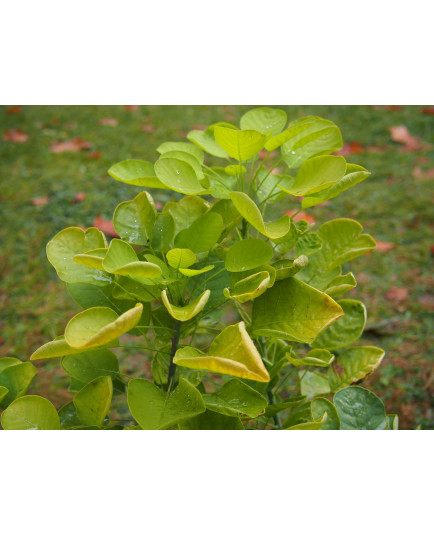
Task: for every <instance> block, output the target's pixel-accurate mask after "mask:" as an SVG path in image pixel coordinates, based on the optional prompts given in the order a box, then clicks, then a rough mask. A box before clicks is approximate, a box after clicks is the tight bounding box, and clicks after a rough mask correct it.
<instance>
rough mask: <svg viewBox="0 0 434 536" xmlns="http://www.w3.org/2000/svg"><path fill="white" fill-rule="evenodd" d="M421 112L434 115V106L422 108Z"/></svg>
mask: <svg viewBox="0 0 434 536" xmlns="http://www.w3.org/2000/svg"><path fill="white" fill-rule="evenodd" d="M421 112H422V113H423V114H426V115H434V106H428V107H427V108H422V110H421Z"/></svg>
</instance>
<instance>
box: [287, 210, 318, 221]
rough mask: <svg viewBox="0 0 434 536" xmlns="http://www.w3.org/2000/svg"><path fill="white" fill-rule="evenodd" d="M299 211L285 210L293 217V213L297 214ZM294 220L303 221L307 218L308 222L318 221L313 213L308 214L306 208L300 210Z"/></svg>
mask: <svg viewBox="0 0 434 536" xmlns="http://www.w3.org/2000/svg"><path fill="white" fill-rule="evenodd" d="M297 212H298V210H287V211H286V212H285V214H287V215H288V216H290V217H292V215H293V214H296V213H297ZM293 220H294V221H301V220H305V221H307V223H316V219H315V218H314V217H313V216H312V214H308V213H307V212H305V211H304V210H302V211H301V212H299V213H298V214H297V216H294V218H293Z"/></svg>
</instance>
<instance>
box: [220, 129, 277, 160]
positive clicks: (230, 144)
mask: <svg viewBox="0 0 434 536" xmlns="http://www.w3.org/2000/svg"><path fill="white" fill-rule="evenodd" d="M214 136H215V141H216V142H217V143H218V144H219V145H220V147H222V148H223V149H224V150H225V151H226V152H227V153H228V154H229V156H231V157H232V158H235V159H236V160H238V161H239V162H244V161H246V160H249V159H250V158H251V157H252V156H254V155H255V154H256V153H259V151H260V150H261V149H262V148H263V147H264V144H265V141H266V139H267V138H266V136H264V135H263V134H261V133H259V132H256V131H255V130H234V129H232V128H226V127H221V126H216V127H215V128H214Z"/></svg>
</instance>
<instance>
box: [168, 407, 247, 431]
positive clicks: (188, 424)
mask: <svg viewBox="0 0 434 536" xmlns="http://www.w3.org/2000/svg"><path fill="white" fill-rule="evenodd" d="M179 429H180V430H244V426H243V424H242V422H241V420H240V419H239V417H228V416H227V415H222V414H221V413H216V412H215V411H211V410H209V409H207V410H206V411H205V413H201V414H200V415H197V416H196V417H193V418H192V419H188V420H187V421H183V422H181V423H179Z"/></svg>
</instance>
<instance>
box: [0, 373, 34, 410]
mask: <svg viewBox="0 0 434 536" xmlns="http://www.w3.org/2000/svg"><path fill="white" fill-rule="evenodd" d="M36 374H37V370H36V368H35V367H34V366H33V365H32V364H31V363H28V362H25V363H16V364H10V365H9V366H7V367H5V368H4V369H3V370H2V372H1V373H0V385H1V386H3V387H6V389H7V390H8V391H9V392H8V393H7V394H6V396H5V397H4V398H3V400H2V403H1V404H2V406H3V407H4V408H5V407H7V406H8V405H9V404H10V403H11V402H12V401H13V400H15V398H18V397H20V396H23V395H24V394H25V392H26V391H27V389H28V388H29V386H30V384H31V383H32V381H33V378H34V377H35V376H36Z"/></svg>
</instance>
